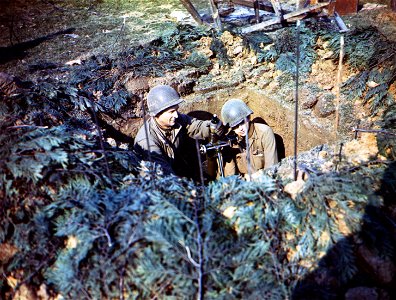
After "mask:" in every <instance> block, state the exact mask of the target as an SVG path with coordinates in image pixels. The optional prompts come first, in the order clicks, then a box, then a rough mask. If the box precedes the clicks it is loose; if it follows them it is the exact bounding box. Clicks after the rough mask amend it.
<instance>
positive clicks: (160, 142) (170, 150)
mask: <svg viewBox="0 0 396 300" xmlns="http://www.w3.org/2000/svg"><path fill="white" fill-rule="evenodd" d="M145 122H146V128H147V135H148V140H147V138H146V132H145V126H142V127H141V128H140V129H139V131H138V133H137V135H136V137H135V143H134V149H135V150H136V152H137V153H138V154H139V155H140V156H141V158H142V159H143V160H148V159H149V157H150V158H151V160H152V162H154V163H156V164H159V165H160V166H161V167H162V170H163V172H164V174H176V175H179V176H187V177H191V176H189V175H191V174H189V173H191V172H192V167H193V164H194V163H195V164H194V166H195V165H196V161H195V160H196V158H197V155H198V154H197V151H196V146H195V139H198V140H203V139H206V138H209V137H210V120H209V121H202V120H198V119H195V118H192V117H190V116H188V115H185V114H181V113H178V118H177V120H176V124H175V126H173V127H172V128H171V129H170V130H168V131H164V130H163V129H161V128H160V127H159V126H158V124H157V122H156V121H155V119H154V118H153V117H151V118H149V119H148V120H147V121H145ZM149 151H150V156H149Z"/></svg>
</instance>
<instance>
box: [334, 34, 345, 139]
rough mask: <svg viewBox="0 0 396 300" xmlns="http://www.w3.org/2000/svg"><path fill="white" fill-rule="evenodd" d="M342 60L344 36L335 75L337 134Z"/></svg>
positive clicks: (341, 39)
mask: <svg viewBox="0 0 396 300" xmlns="http://www.w3.org/2000/svg"><path fill="white" fill-rule="evenodd" d="M343 59H344V35H341V37H340V59H339V61H338V73H337V100H336V101H337V103H336V116H335V133H336V135H337V133H338V123H339V106H340V94H341V81H342V79H341V78H342V61H343Z"/></svg>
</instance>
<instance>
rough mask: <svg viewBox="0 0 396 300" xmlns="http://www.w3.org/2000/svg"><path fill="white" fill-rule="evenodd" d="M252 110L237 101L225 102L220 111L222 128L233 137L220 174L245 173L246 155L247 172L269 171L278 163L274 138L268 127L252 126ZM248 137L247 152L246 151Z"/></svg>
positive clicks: (261, 125)
mask: <svg viewBox="0 0 396 300" xmlns="http://www.w3.org/2000/svg"><path fill="white" fill-rule="evenodd" d="M251 114H253V111H252V110H251V109H250V108H249V107H248V106H247V105H246V104H245V103H244V102H243V101H242V100H240V99H230V100H228V101H227V102H226V103H225V104H224V105H223V107H222V109H221V117H222V121H223V123H224V125H228V126H229V127H230V129H231V133H234V134H235V135H236V144H235V145H234V146H233V147H232V148H230V149H225V151H224V175H225V176H229V175H236V174H240V175H245V174H249V172H248V169H247V167H248V161H247V155H246V154H247V153H249V154H250V156H249V157H250V161H249V165H250V173H251V174H252V173H254V172H257V171H259V170H262V169H266V168H269V167H270V166H272V165H273V164H276V163H278V155H277V150H276V143H275V136H274V133H273V131H272V129H271V127H269V126H268V125H265V124H260V123H253V122H251V121H250V115H251ZM246 135H248V146H249V150H248V151H247V150H246Z"/></svg>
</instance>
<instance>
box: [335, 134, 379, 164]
mask: <svg viewBox="0 0 396 300" xmlns="http://www.w3.org/2000/svg"><path fill="white" fill-rule="evenodd" d="M378 152H379V151H378V146H377V137H376V135H375V134H374V133H368V132H363V133H362V134H361V138H360V139H359V140H352V141H350V142H348V143H346V144H345V146H344V153H343V154H344V156H345V158H346V159H347V161H348V162H350V163H352V164H361V163H364V162H366V161H369V160H370V159H373V158H375V157H376V156H377V155H378Z"/></svg>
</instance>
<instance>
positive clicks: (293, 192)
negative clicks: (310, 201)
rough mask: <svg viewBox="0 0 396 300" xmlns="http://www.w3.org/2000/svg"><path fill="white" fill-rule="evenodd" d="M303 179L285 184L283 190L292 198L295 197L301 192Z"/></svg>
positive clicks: (303, 183)
mask: <svg viewBox="0 0 396 300" xmlns="http://www.w3.org/2000/svg"><path fill="white" fill-rule="evenodd" d="M304 185H305V181H304V180H302V179H298V180H296V181H293V182H290V183H288V184H286V185H285V187H284V188H283V191H284V192H286V193H288V194H289V195H290V197H291V198H292V199H296V196H297V195H298V194H299V193H301V191H302V190H303V189H304Z"/></svg>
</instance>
